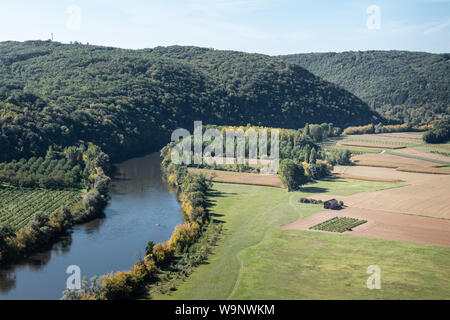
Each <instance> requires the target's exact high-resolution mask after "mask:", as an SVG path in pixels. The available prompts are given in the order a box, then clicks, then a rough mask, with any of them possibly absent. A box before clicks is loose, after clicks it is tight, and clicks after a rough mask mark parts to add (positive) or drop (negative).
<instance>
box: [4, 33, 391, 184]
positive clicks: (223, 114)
mask: <svg viewBox="0 0 450 320" xmlns="http://www.w3.org/2000/svg"><path fill="white" fill-rule="evenodd" d="M318 119H320V121H321V122H327V123H328V122H331V123H333V124H334V125H335V126H340V127H345V126H348V125H360V124H364V123H368V122H372V121H383V119H382V118H381V117H380V116H379V115H378V114H377V113H376V112H373V111H371V110H370V109H369V108H368V106H367V105H366V104H365V103H364V102H362V101H361V100H360V99H358V98H357V97H355V96H354V95H352V94H350V93H349V92H347V91H345V90H343V89H341V88H339V87H337V86H335V85H333V84H331V83H328V82H326V81H323V80H321V79H320V78H318V77H316V76H314V75H313V74H311V73H310V72H308V71H306V70H305V69H303V68H301V67H299V66H297V65H294V64H291V63H288V62H285V61H283V60H281V59H277V58H273V57H269V56H265V55H258V54H247V53H242V52H232V51H220V50H210V49H204V48H196V47H179V46H174V47H168V48H161V47H160V48H155V49H152V50H124V49H117V48H110V47H99V46H92V45H81V44H61V43H56V42H48V41H27V42H3V43H0V145H1V146H2V152H1V153H0V161H2V162H9V161H11V160H13V159H20V158H27V159H29V158H31V157H40V156H41V155H43V154H45V152H46V150H47V149H48V147H49V146H58V147H61V148H64V147H67V146H69V145H75V144H77V143H78V142H79V141H91V142H92V143H94V144H96V145H98V146H99V147H101V148H102V150H103V151H104V152H106V153H107V154H108V155H110V156H111V158H112V159H114V160H117V159H119V158H128V157H130V156H132V155H137V154H142V153H145V152H149V151H154V150H157V149H159V148H160V147H162V146H163V145H165V144H166V142H167V141H168V140H169V138H170V134H171V132H172V131H173V130H175V129H176V128H180V127H181V128H187V129H192V126H193V122H194V120H202V121H203V122H204V123H215V124H221V125H228V124H232V125H240V124H243V123H252V124H255V125H265V126H272V127H285V128H298V127H303V126H304V125H305V123H306V122H309V123H314V122H318ZM67 178H68V179H70V178H69V177H67ZM67 181H68V180H67Z"/></svg>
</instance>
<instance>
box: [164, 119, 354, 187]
mask: <svg viewBox="0 0 450 320" xmlns="http://www.w3.org/2000/svg"><path fill="white" fill-rule="evenodd" d="M208 129H218V130H220V133H221V136H222V140H223V144H222V147H223V150H224V154H223V155H224V156H225V150H226V145H227V141H226V130H235V131H238V130H241V131H242V132H243V133H245V132H247V131H248V130H250V129H252V130H254V131H255V133H256V137H258V139H259V138H260V135H261V134H262V133H261V131H262V130H264V131H266V132H267V159H266V160H269V161H270V160H271V158H273V156H274V155H272V154H271V153H270V150H271V147H272V146H271V131H272V130H275V129H276V130H278V131H279V159H280V160H281V161H282V160H292V162H293V163H295V165H296V166H297V167H298V169H299V170H300V171H302V174H303V175H305V176H306V179H307V181H312V180H316V179H320V178H323V177H326V176H329V175H330V174H331V170H332V166H333V165H336V164H340V165H350V164H351V160H350V157H351V153H350V152H349V151H347V150H344V151H329V152H326V151H325V150H323V149H322V148H321V147H320V145H318V144H317V143H316V142H321V141H323V140H324V139H326V138H328V137H335V136H339V135H340V132H341V129H340V128H335V127H334V126H333V124H331V123H323V124H306V125H305V127H304V128H301V129H298V130H293V129H279V128H268V127H253V126H250V125H247V126H246V127H244V126H240V127H234V126H212V125H209V126H205V127H204V128H203V133H204V132H205V131H206V130H208ZM244 139H245V140H244V141H245V148H244V155H245V157H246V159H249V158H250V152H249V148H250V143H249V137H248V135H245V137H244ZM180 142H181V141H180ZM212 143H214V140H212V141H203V142H202V150H205V148H207V147H208V146H210V145H211V144H212ZM237 144H238V139H235V138H233V150H237V149H238V146H237ZM174 145H175V143H171V144H169V147H173V146H174ZM193 149H194V136H191V153H190V154H191V159H190V160H191V163H190V164H188V166H189V167H196V168H207V169H213V170H224V171H235V172H260V170H261V168H262V167H263V166H259V167H251V166H250V165H249V164H248V163H247V162H245V163H244V164H238V163H237V161H236V159H234V163H233V164H216V163H215V162H214V163H213V164H208V163H206V161H205V159H204V158H203V157H202V163H201V164H195V163H194V150H193ZM258 150H259V147H258ZM255 151H256V150H255ZM180 156H181V153H180ZM206 156H211V157H214V156H216V155H215V154H214V152H212V153H211V154H207V155H206ZM257 158H258V159H259V154H258V156H257ZM262 160H264V159H262ZM222 162H223V160H222ZM287 163H290V162H287ZM291 167H292V166H291ZM286 172H287V171H286ZM169 179H173V181H172V180H169V181H170V182H171V183H174V182H176V181H177V179H178V178H177V176H175V175H171V176H169ZM282 179H283V178H282ZM285 185H286V184H285ZM288 188H290V189H293V188H292V187H289V186H288Z"/></svg>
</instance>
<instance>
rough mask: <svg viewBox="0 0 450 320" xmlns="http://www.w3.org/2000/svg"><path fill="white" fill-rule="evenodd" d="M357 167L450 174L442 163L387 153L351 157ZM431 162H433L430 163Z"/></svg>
mask: <svg viewBox="0 0 450 320" xmlns="http://www.w3.org/2000/svg"><path fill="white" fill-rule="evenodd" d="M352 161H353V162H354V163H355V164H356V165H357V166H368V167H382V168H392V169H396V170H398V171H406V172H418V173H434V174H450V168H449V167H448V165H447V164H446V163H445V162H443V161H438V160H433V159H431V160H427V159H424V158H416V157H415V156H414V155H411V156H409V155H405V156H402V155H395V154H389V153H386V152H385V153H377V154H360V155H356V156H354V157H352ZM431 161H433V162H431Z"/></svg>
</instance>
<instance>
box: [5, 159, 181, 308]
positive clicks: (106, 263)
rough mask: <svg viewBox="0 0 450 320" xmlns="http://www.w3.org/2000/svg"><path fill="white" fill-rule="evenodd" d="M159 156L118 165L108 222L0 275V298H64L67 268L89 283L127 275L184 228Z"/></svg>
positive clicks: (78, 230) (79, 231)
mask: <svg viewBox="0 0 450 320" xmlns="http://www.w3.org/2000/svg"><path fill="white" fill-rule="evenodd" d="M160 161H161V159H160V157H159V155H158V154H157V153H153V154H151V155H148V156H145V157H140V158H134V159H131V160H127V161H125V162H122V163H119V164H117V165H116V166H115V167H116V169H117V170H116V172H115V174H114V176H113V179H112V183H111V192H110V195H111V200H110V202H109V205H108V207H107V208H106V209H105V217H104V218H101V219H96V220H93V221H91V222H89V223H86V224H83V225H78V226H75V227H74V228H73V230H72V231H71V233H70V235H68V236H66V237H64V238H63V239H61V241H59V242H58V243H55V244H54V245H53V247H52V248H51V250H48V251H46V252H42V253H39V254H36V255H34V256H33V257H31V258H30V259H29V260H27V261H26V262H25V263H22V264H20V265H14V266H11V267H10V268H8V269H7V270H0V299H2V300H6V299H60V298H61V296H62V291H63V290H64V289H65V287H66V281H67V278H68V277H69V276H70V275H69V274H66V270H67V267H68V266H70V265H76V266H79V267H80V269H81V276H82V277H86V278H87V279H90V278H91V277H92V276H94V275H102V274H106V273H109V272H113V271H114V272H115V271H119V270H128V269H130V268H131V267H132V266H133V264H134V263H135V262H136V261H137V259H138V258H139V257H143V256H144V253H145V246H146V244H147V241H149V240H153V241H154V242H155V243H158V242H164V241H166V240H168V239H169V238H170V236H171V234H172V232H173V229H174V228H175V226H176V225H178V224H181V223H182V217H181V212H180V204H179V203H178V201H177V199H176V196H175V194H173V193H172V192H171V191H169V189H168V187H167V185H166V184H165V183H164V182H163V181H162V175H161V169H160Z"/></svg>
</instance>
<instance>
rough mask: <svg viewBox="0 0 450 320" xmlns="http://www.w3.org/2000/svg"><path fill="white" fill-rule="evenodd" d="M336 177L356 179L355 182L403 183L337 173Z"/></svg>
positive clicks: (394, 180) (395, 180)
mask: <svg viewBox="0 0 450 320" xmlns="http://www.w3.org/2000/svg"><path fill="white" fill-rule="evenodd" d="M334 176H335V177H338V178H344V179H355V180H364V181H377V182H403V180H400V179H389V178H375V177H364V176H354V175H351V174H344V173H335V174H334Z"/></svg>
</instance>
